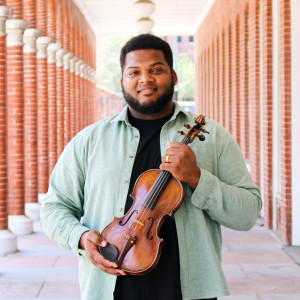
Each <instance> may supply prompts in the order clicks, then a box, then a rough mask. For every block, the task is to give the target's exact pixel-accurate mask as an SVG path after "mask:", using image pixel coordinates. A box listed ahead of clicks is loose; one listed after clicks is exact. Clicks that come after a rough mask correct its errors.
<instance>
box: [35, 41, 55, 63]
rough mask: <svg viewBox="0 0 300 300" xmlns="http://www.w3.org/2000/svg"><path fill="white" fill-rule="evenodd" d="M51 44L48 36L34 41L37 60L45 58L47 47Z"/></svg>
mask: <svg viewBox="0 0 300 300" xmlns="http://www.w3.org/2000/svg"><path fill="white" fill-rule="evenodd" d="M51 43H52V38H51V37H49V36H41V37H38V38H37V40H36V47H37V55H36V57H37V58H47V47H48V45H49V44H51Z"/></svg>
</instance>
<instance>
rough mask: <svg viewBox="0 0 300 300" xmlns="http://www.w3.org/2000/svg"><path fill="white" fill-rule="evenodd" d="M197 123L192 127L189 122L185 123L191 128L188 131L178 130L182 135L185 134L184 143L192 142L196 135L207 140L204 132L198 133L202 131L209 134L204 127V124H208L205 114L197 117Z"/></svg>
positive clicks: (202, 139) (185, 125) (186, 126)
mask: <svg viewBox="0 0 300 300" xmlns="http://www.w3.org/2000/svg"><path fill="white" fill-rule="evenodd" d="M195 123H196V125H194V126H193V127H191V126H190V125H189V124H184V125H183V126H184V127H185V128H187V129H189V130H188V132H187V133H185V132H183V131H177V132H178V133H180V134H181V135H184V136H185V138H184V139H183V141H182V143H184V144H189V143H192V142H193V140H194V138H195V137H197V138H199V140H200V141H205V136H204V134H200V135H199V134H198V133H199V132H200V131H201V132H204V133H207V134H209V132H208V131H206V130H205V129H204V128H203V126H204V125H206V122H205V116H203V115H199V116H198V117H196V118H195Z"/></svg>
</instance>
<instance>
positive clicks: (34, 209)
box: [25, 203, 41, 221]
mask: <svg viewBox="0 0 300 300" xmlns="http://www.w3.org/2000/svg"><path fill="white" fill-rule="evenodd" d="M40 210H41V204H40V203H25V215H26V216H28V217H29V218H30V219H32V220H33V221H39V220H40Z"/></svg>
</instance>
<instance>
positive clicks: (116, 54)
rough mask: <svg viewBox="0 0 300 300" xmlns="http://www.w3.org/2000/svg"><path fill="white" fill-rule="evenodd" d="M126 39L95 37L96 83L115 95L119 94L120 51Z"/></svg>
mask: <svg viewBox="0 0 300 300" xmlns="http://www.w3.org/2000/svg"><path fill="white" fill-rule="evenodd" d="M128 39H129V37H128V36H118V35H102V36H99V37H97V71H98V77H97V83H98V84H99V85H101V86H103V87H105V88H107V89H109V90H111V91H113V92H115V93H120V92H121V87H120V78H121V67H120V51H121V48H122V47H123V45H124V44H125V43H126V41H128Z"/></svg>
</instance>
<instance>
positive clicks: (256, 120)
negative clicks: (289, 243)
mask: <svg viewBox="0 0 300 300" xmlns="http://www.w3.org/2000/svg"><path fill="white" fill-rule="evenodd" d="M249 19H250V23H249V25H250V26H249V49H250V53H249V72H250V75H249V79H250V82H249V83H250V86H249V92H250V124H249V127H250V160H251V161H250V166H251V168H250V173H251V176H252V178H253V180H254V182H255V183H256V184H257V186H258V187H260V51H259V49H260V44H259V2H258V1H252V2H251V3H250V11H249Z"/></svg>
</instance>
